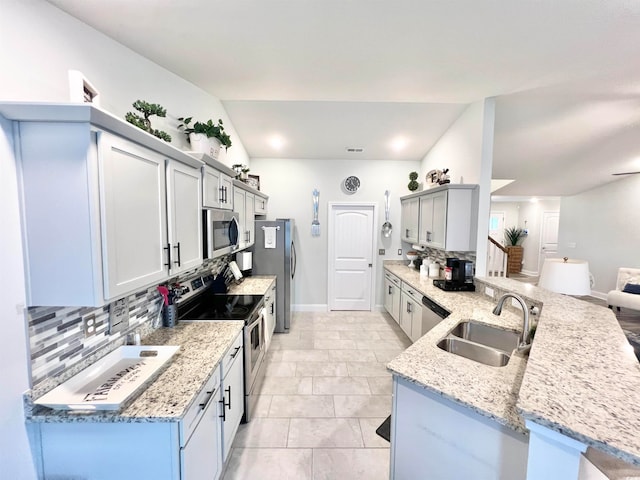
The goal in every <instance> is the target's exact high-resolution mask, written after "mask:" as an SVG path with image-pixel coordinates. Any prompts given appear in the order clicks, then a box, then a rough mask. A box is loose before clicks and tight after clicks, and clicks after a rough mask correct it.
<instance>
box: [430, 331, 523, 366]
mask: <svg viewBox="0 0 640 480" xmlns="http://www.w3.org/2000/svg"><path fill="white" fill-rule="evenodd" d="M438 348H441V349H442V350H444V351H446V352H449V353H453V354H455V355H459V356H461V357H465V358H468V359H469V360H473V361H476V362H479V363H483V364H484V365H489V366H490V367H504V366H505V365H506V364H507V363H509V358H510V356H509V355H508V354H507V353H505V352H502V351H500V350H497V349H495V348H491V347H485V346H483V345H479V344H477V343H472V342H468V341H466V340H463V339H461V338H455V337H446V338H443V339H442V340H440V341H439V342H438Z"/></svg>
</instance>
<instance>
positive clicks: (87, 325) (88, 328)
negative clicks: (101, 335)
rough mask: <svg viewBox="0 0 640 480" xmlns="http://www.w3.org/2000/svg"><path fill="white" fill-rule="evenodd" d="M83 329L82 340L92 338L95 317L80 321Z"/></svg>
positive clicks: (89, 316)
mask: <svg viewBox="0 0 640 480" xmlns="http://www.w3.org/2000/svg"><path fill="white" fill-rule="evenodd" d="M82 326H83V327H84V338H89V337H92V336H94V335H95V334H96V316H95V315H93V314H91V315H87V316H86V317H84V318H83V319H82Z"/></svg>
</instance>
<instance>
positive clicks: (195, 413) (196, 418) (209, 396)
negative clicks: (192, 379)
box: [180, 368, 220, 447]
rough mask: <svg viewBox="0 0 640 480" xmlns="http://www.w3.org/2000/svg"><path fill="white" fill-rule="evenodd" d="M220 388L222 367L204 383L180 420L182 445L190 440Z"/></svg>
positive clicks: (216, 369) (215, 370)
mask: <svg viewBox="0 0 640 480" xmlns="http://www.w3.org/2000/svg"><path fill="white" fill-rule="evenodd" d="M219 388H220V368H215V369H214V371H213V374H212V375H211V377H210V378H209V380H207V382H206V383H205V384H204V387H203V388H202V390H200V393H198V395H197V396H196V399H195V401H194V402H193V404H192V405H191V407H189V409H188V410H187V413H186V414H185V416H184V418H183V419H182V421H181V422H180V447H184V446H185V445H186V444H187V442H188V441H189V437H191V434H192V433H193V431H194V430H195V428H196V427H197V426H198V422H200V419H201V418H202V414H203V413H204V411H205V409H206V408H207V405H208V404H209V403H210V402H215V401H216V397H217V392H218V389H219Z"/></svg>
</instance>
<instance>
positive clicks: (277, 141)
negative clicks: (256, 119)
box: [269, 135, 285, 150]
mask: <svg viewBox="0 0 640 480" xmlns="http://www.w3.org/2000/svg"><path fill="white" fill-rule="evenodd" d="M284 144H285V141H284V138H282V137H281V136H280V135H272V136H271V137H270V138H269V145H271V148H273V149H274V150H282V147H284Z"/></svg>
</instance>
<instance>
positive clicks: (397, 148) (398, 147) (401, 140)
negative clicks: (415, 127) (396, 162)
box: [391, 136, 409, 152]
mask: <svg viewBox="0 0 640 480" xmlns="http://www.w3.org/2000/svg"><path fill="white" fill-rule="evenodd" d="M408 144H409V142H408V140H407V139H406V138H405V137H402V136H399V137H396V138H394V139H393V140H392V141H391V149H392V150H393V151H394V152H401V151H402V150H404V149H405V148H407V145H408Z"/></svg>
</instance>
